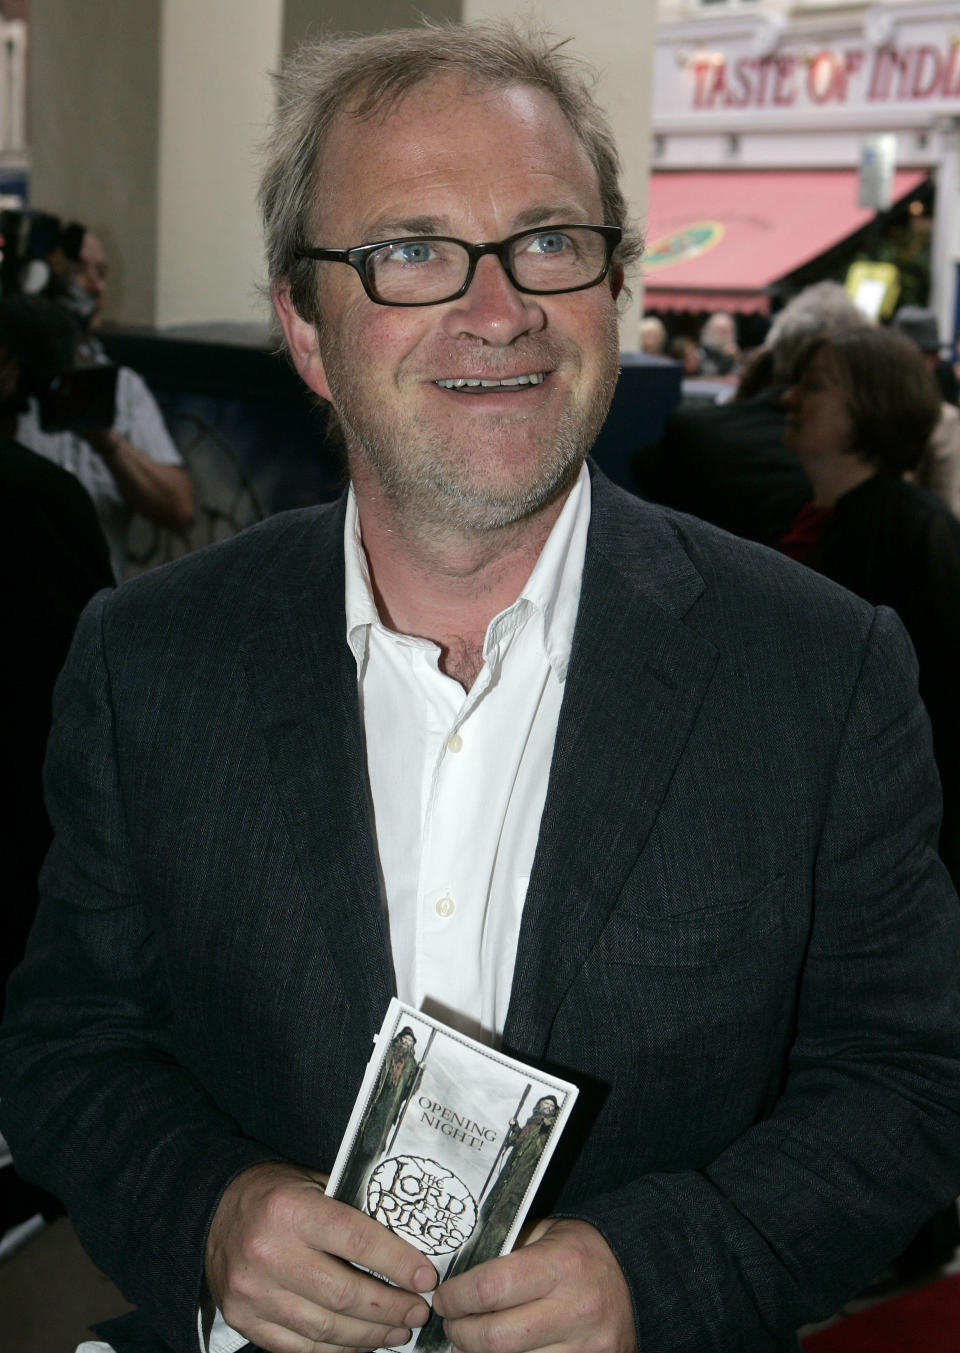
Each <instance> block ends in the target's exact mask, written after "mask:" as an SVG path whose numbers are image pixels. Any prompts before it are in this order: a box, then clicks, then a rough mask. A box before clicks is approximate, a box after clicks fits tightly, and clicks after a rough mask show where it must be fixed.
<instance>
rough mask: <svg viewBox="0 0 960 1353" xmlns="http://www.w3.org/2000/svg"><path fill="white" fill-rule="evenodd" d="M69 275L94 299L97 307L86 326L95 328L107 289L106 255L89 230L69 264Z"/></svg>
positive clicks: (99, 318)
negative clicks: (75, 257) (74, 257)
mask: <svg viewBox="0 0 960 1353" xmlns="http://www.w3.org/2000/svg"><path fill="white" fill-rule="evenodd" d="M70 276H71V277H72V279H73V281H74V282H76V284H77V286H78V287H80V289H81V290H82V291H85V292H86V293H87V295H88V296H89V297H90V298H91V299H92V300H94V301H96V303H97V308H96V310H94V312H93V314H92V315H91V317H90V321H89V324H88V328H91V329H93V328H96V327H97V326H98V325H99V323H100V321H101V318H102V315H101V309H102V306H103V298H104V295H105V294H106V290H107V256H106V254H105V253H104V250H103V245H102V244H101V243H100V241H99V240H98V239H97V237H96V235H91V234H90V232H89V230H88V231H87V233H86V234H85V235H84V237H83V244H82V245H81V247H80V253H79V256H78V257H77V259H76V261H75V262H73V263H71V264H70Z"/></svg>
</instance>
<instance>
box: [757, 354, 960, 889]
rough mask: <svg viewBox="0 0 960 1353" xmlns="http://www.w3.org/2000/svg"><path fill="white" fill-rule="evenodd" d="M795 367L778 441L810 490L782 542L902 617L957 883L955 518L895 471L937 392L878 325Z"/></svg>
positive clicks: (958, 596) (959, 677)
mask: <svg viewBox="0 0 960 1353" xmlns="http://www.w3.org/2000/svg"><path fill="white" fill-rule="evenodd" d="M795 374H796V383H795V384H794V385H793V386H792V387H791V388H790V389H789V390H788V391H787V393H786V395H785V396H784V400H785V403H786V406H787V414H788V418H787V431H786V435H785V441H786V444H787V446H788V447H789V448H790V450H791V451H792V452H793V453H794V455H795V456H796V457H797V459H798V460H799V461H800V463H801V465H802V466H803V468H804V470H806V472H807V475H808V477H809V479H810V482H811V483H812V485H813V497H812V499H811V501H810V502H809V503H807V504H806V506H805V507H803V508H802V509H801V511H800V513H799V514H798V516H797V517H796V519H795V520H794V522H793V525H792V526H791V527H790V529H789V530H788V531H787V532H786V534H785V535H784V536H783V537H782V539H781V541H780V542H779V543H780V548H781V549H782V550H784V551H785V552H786V553H788V554H791V555H792V556H793V557H794V558H797V559H800V560H802V562H804V563H806V564H808V565H809V566H810V567H811V568H815V569H817V571H818V572H820V573H823V574H826V576H827V577H829V578H833V579H834V580H835V581H836V582H838V583H842V584H843V586H844V587H847V588H849V589H850V591H852V592H856V593H858V594H859V595H860V596H861V597H863V598H864V599H865V600H867V601H869V602H872V603H873V604H874V605H886V606H891V607H892V608H893V609H894V610H895V611H896V612H897V614H898V615H899V616H900V619H901V620H902V621H903V623H904V626H905V627H906V629H907V632H908V633H909V635H910V638H911V639H912V640H913V646H914V648H915V649H916V652H917V658H918V661H919V663H920V693H921V695H922V696H923V699H924V703H925V704H926V706H927V711H928V713H929V715H930V721H931V724H932V726H933V738H934V747H935V751H936V756H937V764H938V767H939V770H940V776H941V779H942V781H943V788H944V821H943V830H942V833H941V840H940V848H941V854H942V856H943V858H944V860H945V862H946V863H947V866H948V868H949V869H950V871H951V873H952V875H953V879H954V882H955V883H957V884H960V697H958V692H960V522H958V521H957V520H956V518H955V517H953V515H952V514H951V513H950V512H949V511H948V510H947V508H946V507H945V506H944V505H943V503H941V501H940V500H939V499H938V498H935V497H934V496H933V494H931V493H928V492H927V491H926V490H924V489H921V488H919V487H918V486H917V485H916V484H914V483H911V482H910V481H909V480H907V479H905V478H904V475H905V474H908V473H909V472H910V471H911V470H912V469H913V468H914V466H915V465H916V463H917V461H918V460H919V458H920V455H921V454H922V452H923V449H924V447H925V445H926V442H927V438H928V437H929V435H930V430H931V428H932V427H933V426H934V424H935V423H936V421H937V418H938V416H939V412H940V397H939V394H938V393H937V389H936V386H935V384H934V382H933V378H932V377H931V375H930V373H929V371H928V370H927V367H926V365H925V363H924V361H923V358H922V356H921V354H920V353H919V352H918V351H917V349H916V347H915V345H914V344H912V343H911V342H909V340H907V339H905V338H903V337H902V336H901V335H900V334H897V333H895V332H893V331H891V330H888V329H878V328H868V329H859V330H852V331H849V332H846V333H837V334H835V335H833V336H832V337H829V338H824V339H820V340H816V341H815V342H813V343H812V344H811V345H810V346H809V347H808V348H806V349H805V350H804V351H803V352H802V353H801V355H800V358H799V361H798V364H797V369H796V373H795Z"/></svg>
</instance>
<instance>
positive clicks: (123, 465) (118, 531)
mask: <svg viewBox="0 0 960 1353" xmlns="http://www.w3.org/2000/svg"><path fill="white" fill-rule="evenodd" d="M48 262H49V263H50V266H51V268H52V269H53V271H54V274H55V276H56V278H58V279H59V281H60V283H61V286H66V287H67V288H68V291H67V293H66V294H62V293H61V292H57V291H56V290H55V289H54V290H53V291H51V294H57V295H58V296H60V297H61V298H62V299H63V301H64V303H66V304H68V305H69V308H70V309H71V310H73V312H74V313H75V314H77V315H78V317H82V319H83V321H84V323H85V325H86V329H87V333H88V335H91V337H89V338H88V340H87V348H88V350H89V354H90V360H96V359H97V358H98V357H99V359H100V360H103V361H106V357H105V355H104V354H103V349H102V347H101V346H100V344H99V341H98V340H97V339H96V338H95V337H93V335H95V334H96V333H97V331H98V330H99V328H100V326H101V323H102V320H103V302H104V298H105V296H106V291H107V280H106V279H107V264H106V254H105V252H104V248H103V245H102V244H101V242H100V240H99V239H98V238H97V236H96V235H94V234H92V233H91V232H90V231H89V230H87V229H86V228H85V227H84V226H82V225H78V224H77V223H71V224H70V225H68V226H66V227H65V228H64V230H63V232H62V234H61V237H60V242H59V245H58V247H57V249H56V250H55V251H54V252H53V253H52V254H51V255H50V257H49V259H48ZM16 438H17V440H18V441H19V442H21V443H22V444H23V445H24V446H28V447H30V448H31V450H33V451H36V452H37V453H38V454H39V455H41V456H45V457H46V458H47V459H48V460H52V461H54V462H55V463H56V464H57V465H61V466H63V468H64V469H65V470H69V471H70V473H71V474H74V475H76V477H77V478H78V479H79V480H80V482H81V484H83V486H84V488H85V489H86V490H87V492H88V493H89V494H90V496H91V498H92V499H93V502H94V506H95V507H96V509H97V515H98V517H99V518H100V524H101V527H102V528H103V532H104V534H105V536H106V537H107V543H108V544H109V546H110V558H111V563H112V565H113V571H114V573H115V575H116V576H117V578H119V579H122V578H123V577H124V574H125V570H126V559H127V553H126V532H127V527H128V526H129V523H130V519H131V517H132V516H133V514H134V513H140V514H141V515H142V516H144V517H147V518H148V519H149V520H150V521H153V522H157V523H158V524H159V525H161V526H167V527H170V528H171V529H172V530H175V531H176V530H181V529H183V528H184V527H186V526H188V525H189V524H190V522H191V520H192V518H193V510H194V501H193V485H192V483H191V480H190V475H189V473H188V471H187V470H186V468H185V467H184V464H183V460H182V458H181V456H180V453H179V451H178V450H177V448H176V447H175V446H174V444H173V441H172V439H171V437H170V434H169V432H168V431H167V428H166V425H165V424H164V421H163V416H162V414H161V413H160V410H159V409H158V408H157V404H156V401H155V400H154V398H153V396H152V395H151V393H150V391H149V390H148V389H147V386H146V383H145V382H144V381H143V379H142V378H141V377H140V376H138V375H137V373H136V372H135V371H132V370H131V369H130V368H129V367H125V366H122V367H120V368H119V370H118V372H117V393H116V412H115V417H114V420H113V424H112V425H111V426H109V427H84V428H83V429H82V430H71V431H56V432H53V431H47V430H46V429H44V427H43V426H42V423H41V419H40V411H39V408H38V405H37V404H36V402H35V401H31V404H30V406H29V408H28V409H26V410H25V411H24V413H23V414H21V416H20V418H19V419H18V421H17V428H16Z"/></svg>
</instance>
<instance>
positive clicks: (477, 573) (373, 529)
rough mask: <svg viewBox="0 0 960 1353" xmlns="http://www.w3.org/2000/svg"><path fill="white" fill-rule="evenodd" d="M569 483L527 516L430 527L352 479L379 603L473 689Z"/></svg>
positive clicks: (384, 616)
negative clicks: (489, 635) (486, 650)
mask: <svg viewBox="0 0 960 1353" xmlns="http://www.w3.org/2000/svg"><path fill="white" fill-rule="evenodd" d="M569 491H570V488H569V486H567V487H566V488H565V489H563V490H562V491H561V492H560V493H559V494H558V495H557V496H556V497H555V498H554V499H553V500H552V501H551V502H550V503H548V504H547V505H546V506H545V507H543V508H541V509H540V510H539V511H538V512H536V513H534V514H533V515H531V516H530V517H527V518H524V519H523V520H522V521H518V522H513V523H511V524H510V525H508V526H501V527H496V528H493V529H490V530H483V531H475V532H470V531H466V530H444V531H438V530H436V529H430V530H425V529H422V528H418V527H416V526H415V525H414V524H413V523H411V522H409V521H408V520H405V519H404V517H403V515H402V514H401V513H400V512H398V511H397V510H396V509H395V508H394V506H393V505H392V504H391V503H390V502H389V501H388V500H387V499H386V497H385V496H384V495H383V494H382V493H380V494H377V493H375V492H371V491H370V486H369V485H367V484H364V483H362V482H359V483H358V482H357V480H356V479H355V480H354V492H355V494H356V498H357V510H358V513H359V517H360V531H361V536H362V539H363V548H364V552H365V554H366V557H367V563H368V566H369V569H370V581H371V585H372V588H373V595H374V599H375V601H376V604H377V610H378V612H379V614H380V619H381V620H382V621H383V623H384V624H385V625H387V626H389V628H390V629H392V630H395V631H397V632H398V633H400V634H413V635H416V636H417V637H419V638H422V639H429V640H430V641H431V642H433V643H435V644H437V645H438V647H439V649H440V654H441V657H440V669H441V671H443V672H445V673H446V675H447V676H451V677H453V678H454V679H455V680H457V681H459V682H460V683H461V685H462V686H463V687H464V688H465V689H466V690H469V689H470V686H471V685H472V684H473V682H474V680H475V679H476V676H477V673H478V672H479V671H480V668H481V667H482V665H483V641H484V637H485V635H486V632H487V626H488V625H489V624H490V621H491V620H492V619H493V617H494V616H495V615H498V614H499V613H500V612H501V611H502V610H504V609H505V608H506V607H508V606H511V605H512V604H513V602H515V601H516V599H517V597H518V596H519V595H520V593H521V591H522V590H523V586H524V584H525V583H526V581H527V579H528V578H529V577H530V574H531V572H532V571H533V567H534V565H535V564H536V562H537V559H538V558H539V556H540V552H541V550H542V549H543V546H544V544H545V543H546V539H547V536H548V535H549V534H550V531H551V530H552V528H553V525H554V523H555V522H556V520H557V517H558V516H559V515H560V511H561V509H562V507H563V504H564V502H565V501H566V498H567V495H568V494H569Z"/></svg>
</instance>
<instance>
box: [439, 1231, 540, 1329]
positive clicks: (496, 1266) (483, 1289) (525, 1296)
mask: <svg viewBox="0 0 960 1353" xmlns="http://www.w3.org/2000/svg"><path fill="white" fill-rule="evenodd" d="M546 1260H547V1261H546V1262H545V1256H544V1255H543V1254H542V1252H540V1251H536V1252H534V1251H533V1249H532V1247H530V1248H529V1249H528V1248H524V1249H521V1250H514V1251H513V1252H512V1253H511V1254H505V1255H503V1256H502V1257H501V1258H499V1259H488V1260H486V1262H485V1263H482V1264H478V1265H477V1266H476V1268H471V1269H468V1270H467V1272H466V1273H460V1274H458V1275H457V1276H456V1277H455V1278H451V1279H450V1280H449V1282H444V1283H441V1284H440V1286H439V1287H438V1288H437V1291H436V1294H435V1296H434V1299H433V1309H434V1310H435V1311H436V1312H437V1314H438V1315H441V1316H443V1317H444V1318H445V1319H446V1318H448V1317H449V1318H456V1317H458V1316H465V1315H471V1314H477V1313H480V1312H485V1311H499V1310H502V1309H504V1308H506V1307H511V1306H519V1305H522V1304H523V1303H525V1302H530V1301H537V1300H539V1299H541V1298H544V1297H546V1296H548V1295H549V1294H550V1293H551V1292H552V1291H553V1290H554V1288H555V1287H556V1285H557V1277H558V1275H557V1273H556V1272H555V1271H554V1267H553V1265H552V1264H551V1263H550V1262H549V1256H546Z"/></svg>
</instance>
